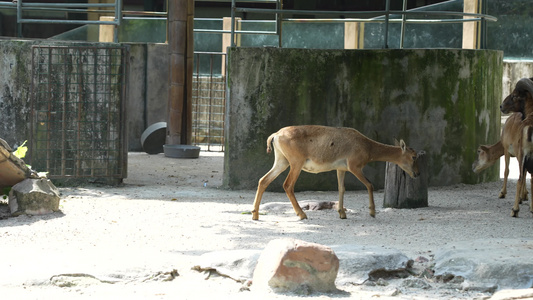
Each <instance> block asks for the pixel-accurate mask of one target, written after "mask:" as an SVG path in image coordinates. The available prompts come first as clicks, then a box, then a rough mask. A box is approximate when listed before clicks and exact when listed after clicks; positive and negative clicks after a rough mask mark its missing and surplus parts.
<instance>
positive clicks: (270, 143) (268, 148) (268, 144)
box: [267, 134, 274, 153]
mask: <svg viewBox="0 0 533 300" xmlns="http://www.w3.org/2000/svg"><path fill="white" fill-rule="evenodd" d="M273 139H274V134H271V135H270V136H269V137H268V139H267V153H270V152H272V140H273Z"/></svg>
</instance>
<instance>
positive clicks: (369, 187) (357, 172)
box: [350, 167, 376, 218]
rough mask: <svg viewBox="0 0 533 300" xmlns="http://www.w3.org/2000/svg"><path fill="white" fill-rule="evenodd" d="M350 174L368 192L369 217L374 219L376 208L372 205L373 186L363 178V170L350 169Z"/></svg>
mask: <svg viewBox="0 0 533 300" xmlns="http://www.w3.org/2000/svg"><path fill="white" fill-rule="evenodd" d="M350 172H352V174H353V175H355V177H357V179H359V181H361V182H362V183H363V184H364V185H365V186H366V189H367V190H368V202H369V206H368V207H369V210H370V216H371V217H373V218H375V217H376V206H375V205H374V186H372V183H370V181H369V180H368V179H367V178H366V177H365V175H364V174H363V168H354V167H350Z"/></svg>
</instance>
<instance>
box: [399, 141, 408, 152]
mask: <svg viewBox="0 0 533 300" xmlns="http://www.w3.org/2000/svg"><path fill="white" fill-rule="evenodd" d="M400 148H402V153H403V152H405V149H407V146H406V145H405V142H404V141H403V140H400Z"/></svg>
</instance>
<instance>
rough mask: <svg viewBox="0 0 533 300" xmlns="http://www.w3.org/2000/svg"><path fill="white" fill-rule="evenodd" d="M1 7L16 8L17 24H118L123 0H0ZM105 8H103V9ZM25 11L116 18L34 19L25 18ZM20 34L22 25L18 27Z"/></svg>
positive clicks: (120, 20)
mask: <svg viewBox="0 0 533 300" xmlns="http://www.w3.org/2000/svg"><path fill="white" fill-rule="evenodd" d="M0 8H8V9H16V11H17V24H18V25H19V26H20V25H21V24H22V23H47V24H52V23H53V24H85V25H90V24H98V25H116V26H119V25H120V24H121V22H122V0H115V3H35V2H24V1H23V0H17V1H13V2H0ZM102 8H103V9H102ZM25 11H57V12H70V13H98V14H113V15H114V17H115V18H114V19H113V20H112V21H111V20H110V21H100V20H98V21H95V20H63V19H45V18H43V19H32V18H24V16H23V13H24V12H25ZM18 31H19V33H18V34H19V35H20V32H21V30H20V27H19V29H18Z"/></svg>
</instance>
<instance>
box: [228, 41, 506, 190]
mask: <svg viewBox="0 0 533 300" xmlns="http://www.w3.org/2000/svg"><path fill="white" fill-rule="evenodd" d="M229 55H230V56H229V58H230V59H229V66H228V67H229V75H228V76H230V78H231V81H230V85H229V88H230V93H229V101H230V102H229V103H230V105H229V107H228V109H229V110H228V112H227V113H228V116H229V118H228V120H229V124H228V125H229V131H228V139H227V140H226V141H227V144H226V159H225V174H224V177H225V180H224V181H225V185H226V186H227V187H230V188H255V187H256V185H257V180H258V179H259V178H260V177H261V176H263V175H264V174H265V173H266V172H267V171H268V170H269V169H270V167H271V164H272V162H273V155H271V157H268V156H267V155H266V154H265V148H266V144H265V143H266V138H267V137H268V136H269V135H270V134H271V133H272V132H275V131H277V130H278V129H280V128H281V127H284V126H288V125H299V124H323V125H330V126H346V127H353V128H356V129H358V130H359V131H361V132H362V133H363V134H365V135H367V136H368V137H370V138H372V139H375V140H377V141H380V142H383V143H387V144H392V143H393V141H394V139H395V138H397V139H400V138H403V139H405V140H406V142H407V143H408V145H410V146H412V147H414V148H415V149H419V150H425V151H426V152H427V155H428V158H429V159H428V162H429V170H428V172H430V174H429V176H428V178H429V181H430V185H447V184H454V183H459V182H463V183H477V182H481V181H486V180H496V179H497V178H498V170H497V169H493V170H490V171H487V172H486V173H484V175H483V176H479V175H477V174H473V173H472V172H471V170H470V166H471V164H472V162H473V160H474V159H475V155H476V149H477V147H478V145H479V144H485V143H494V142H495V141H497V140H498V138H499V127H500V122H499V111H498V109H497V108H498V104H499V102H500V99H499V96H497V95H500V94H501V74H502V63H501V60H502V54H501V52H497V51H476V50H453V49H428V50H420V49H413V50H306V49H271V48H236V49H231V51H230V54H229ZM480 116H482V117H480ZM251 165H253V167H250V166H251ZM331 173H332V174H331V175H330V174H328V175H322V174H319V175H302V177H301V179H300V180H299V181H298V183H297V186H296V188H297V189H336V188H337V185H336V176H335V172H331ZM365 174H366V176H367V177H368V178H370V180H371V181H372V182H373V183H374V185H375V186H376V187H377V188H380V187H382V186H383V183H384V164H383V165H379V164H378V165H376V166H368V167H367V168H365ZM282 177H283V178H284V175H282ZM349 177H350V178H347V186H348V187H349V188H350V187H351V188H362V187H363V186H362V185H361V184H360V183H359V182H358V181H356V180H355V178H353V176H349ZM319 178H320V179H319ZM323 178H327V179H326V182H325V181H324V179H323ZM282 182H283V180H277V183H275V184H274V187H273V188H272V189H274V190H276V189H278V190H281V183H282Z"/></svg>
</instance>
